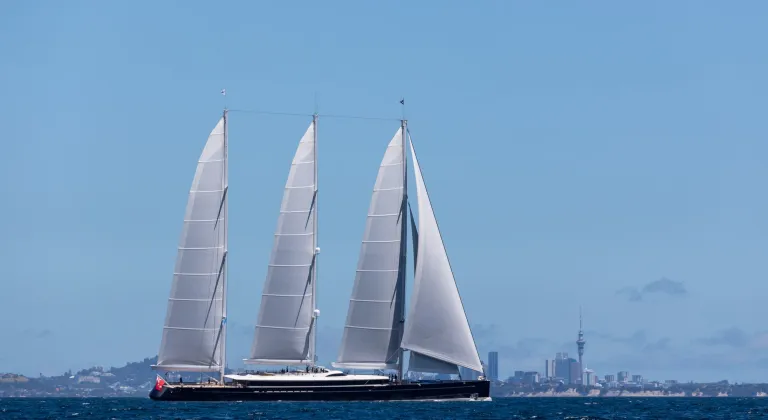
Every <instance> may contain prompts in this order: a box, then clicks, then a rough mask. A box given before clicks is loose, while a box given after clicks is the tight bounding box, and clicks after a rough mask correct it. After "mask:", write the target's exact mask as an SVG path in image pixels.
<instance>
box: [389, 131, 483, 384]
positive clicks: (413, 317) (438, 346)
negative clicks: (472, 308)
mask: <svg viewBox="0 0 768 420" xmlns="http://www.w3.org/2000/svg"><path fill="white" fill-rule="evenodd" d="M411 155H412V157H413V168H414V176H415V178H416V195H417V200H418V217H419V230H418V232H419V236H418V245H417V246H418V249H417V260H416V274H415V276H414V291H413V295H412V298H411V305H410V311H409V312H408V317H407V318H406V321H405V332H404V335H403V341H402V347H403V348H404V349H408V350H410V351H411V352H416V353H420V354H421V355H424V356H428V357H430V358H432V359H437V360H438V361H443V362H446V363H449V364H454V365H458V366H463V367H466V368H468V369H472V370H475V371H478V372H482V370H483V368H482V366H481V364H480V357H479V356H478V354H477V348H476V347H475V342H474V340H473V338H472V333H471V331H470V329H469V323H468V322H467V317H466V314H465V313H464V307H463V305H462V303H461V297H460V296H459V290H458V288H457V287H456V281H455V279H454V277H453V272H452V271H451V267H450V264H449V262H448V255H447V254H446V252H445V246H444V245H443V240H442V237H441V236H440V231H439V229H438V226H437V220H435V215H434V212H433V211H432V204H431V203H430V201H429V196H428V195H427V189H426V186H425V184H424V179H423V177H422V173H421V168H420V167H419V162H418V160H417V159H416V152H415V151H414V149H413V143H411Z"/></svg>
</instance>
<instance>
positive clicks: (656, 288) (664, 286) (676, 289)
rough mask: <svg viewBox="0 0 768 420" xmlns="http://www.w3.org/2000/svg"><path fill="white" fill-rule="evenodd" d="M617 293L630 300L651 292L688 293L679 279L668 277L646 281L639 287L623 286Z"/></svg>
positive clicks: (679, 294)
mask: <svg viewBox="0 0 768 420" xmlns="http://www.w3.org/2000/svg"><path fill="white" fill-rule="evenodd" d="M616 294H617V295H623V296H626V298H627V300H629V301H630V302H639V301H641V300H643V299H644V298H646V297H647V296H648V295H652V294H657V295H658V294H663V295H669V296H679V297H682V296H685V295H687V294H688V290H687V289H686V288H685V285H684V284H683V282H681V281H674V280H670V279H668V278H662V279H659V280H656V281H652V282H650V283H647V284H646V285H644V286H643V287H641V288H639V289H638V288H636V287H624V288H622V289H619V290H618V291H616Z"/></svg>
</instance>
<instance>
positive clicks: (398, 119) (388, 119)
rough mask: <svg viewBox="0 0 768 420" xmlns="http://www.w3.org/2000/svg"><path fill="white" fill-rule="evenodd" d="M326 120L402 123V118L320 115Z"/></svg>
mask: <svg viewBox="0 0 768 420" xmlns="http://www.w3.org/2000/svg"><path fill="white" fill-rule="evenodd" d="M320 116H321V117H324V118H348V119H354V120H379V121H400V118H387V117H365V116H359V115H341V114H320Z"/></svg>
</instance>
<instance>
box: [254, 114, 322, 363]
mask: <svg viewBox="0 0 768 420" xmlns="http://www.w3.org/2000/svg"><path fill="white" fill-rule="evenodd" d="M315 156H316V152H315V122H313V123H312V125H310V127H309V128H308V129H307V131H306V133H305V134H304V136H303V137H302V139H301V142H300V143H299V147H298V150H296V155H295V156H294V158H293V162H292V163H291V170H290V172H289V174H288V181H287V182H286V184H285V192H284V193H283V202H282V205H281V207H280V216H279V217H278V222H277V229H276V231H275V239H274V244H273V247H272V255H271V257H270V260H269V267H268V270H267V278H266V281H265V282H264V290H263V293H262V297H261V306H260V308H259V318H258V321H257V323H256V332H255V335H254V339H253V346H252V347H251V354H250V358H249V359H246V360H245V362H246V363H252V364H281V365H291V364H310V363H312V362H313V361H312V360H311V359H312V358H313V357H312V354H313V340H312V336H313V333H312V331H311V329H312V320H313V315H314V314H313V312H314V288H315V285H314V283H315V282H314V277H315V233H316V230H315V223H316V215H315V214H314V213H316V211H317V201H316V200H317V183H316V168H315V164H316V162H315Z"/></svg>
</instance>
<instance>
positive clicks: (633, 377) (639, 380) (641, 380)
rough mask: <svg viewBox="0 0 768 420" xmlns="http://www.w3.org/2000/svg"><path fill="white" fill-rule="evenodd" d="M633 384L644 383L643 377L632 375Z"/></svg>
mask: <svg viewBox="0 0 768 420" xmlns="http://www.w3.org/2000/svg"><path fill="white" fill-rule="evenodd" d="M632 382H634V383H636V384H641V383H643V375H632Z"/></svg>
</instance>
